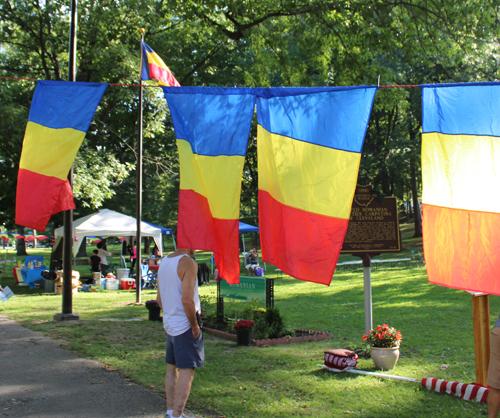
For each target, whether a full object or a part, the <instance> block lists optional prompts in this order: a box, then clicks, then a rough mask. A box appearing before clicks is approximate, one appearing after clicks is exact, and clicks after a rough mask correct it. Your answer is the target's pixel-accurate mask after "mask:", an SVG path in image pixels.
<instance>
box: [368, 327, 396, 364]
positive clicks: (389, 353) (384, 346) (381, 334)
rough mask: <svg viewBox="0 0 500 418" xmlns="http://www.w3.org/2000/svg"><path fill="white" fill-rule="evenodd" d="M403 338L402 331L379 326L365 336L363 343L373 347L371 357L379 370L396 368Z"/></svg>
mask: <svg viewBox="0 0 500 418" xmlns="http://www.w3.org/2000/svg"><path fill="white" fill-rule="evenodd" d="M402 339H403V337H402V335H401V331H398V330H397V329H396V328H394V327H390V326H389V325H387V324H383V325H378V326H377V328H374V329H372V330H370V331H369V332H368V334H366V335H363V341H364V342H365V344H366V345H368V346H370V347H371V357H372V359H373V362H374V363H375V367H376V368H377V369H379V370H390V369H393V368H394V367H396V364H397V362H398V359H399V345H400V344H401V341H402Z"/></svg>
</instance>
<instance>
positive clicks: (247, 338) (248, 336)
mask: <svg viewBox="0 0 500 418" xmlns="http://www.w3.org/2000/svg"><path fill="white" fill-rule="evenodd" d="M236 342H237V343H238V345H251V344H252V330H251V329H242V330H239V331H236Z"/></svg>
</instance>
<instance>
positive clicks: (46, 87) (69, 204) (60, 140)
mask: <svg viewBox="0 0 500 418" xmlns="http://www.w3.org/2000/svg"><path fill="white" fill-rule="evenodd" d="M107 86H108V85H107V84H93V83H77V82H68V81H38V84H37V86H36V89H35V94H34V95H33V101H32V103H31V109H30V115H29V118H28V125H27V127H26V132H25V134H24V142H23V150H22V153H21V161H20V163H19V173H18V178H17V197H16V224H18V225H23V226H26V227H28V228H34V229H38V230H39V231H44V230H45V227H46V226H47V223H48V222H49V220H50V217H51V215H53V214H55V213H58V212H61V211H63V210H69V209H74V208H75V204H74V202H73V193H72V191H71V187H70V185H69V182H68V179H67V177H68V173H69V170H70V168H71V165H72V164H73V161H74V159H75V156H76V153H77V152H78V149H79V148H80V145H81V143H82V141H83V138H84V137H85V134H86V133H87V130H88V128H89V126H90V122H92V118H93V117H94V114H95V111H96V108H97V106H98V104H99V102H100V101H101V98H102V95H103V94H104V91H105V90H106V87H107Z"/></svg>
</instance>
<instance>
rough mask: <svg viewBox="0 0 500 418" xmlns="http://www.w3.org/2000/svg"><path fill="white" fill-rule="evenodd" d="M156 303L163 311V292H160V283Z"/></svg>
mask: <svg viewBox="0 0 500 418" xmlns="http://www.w3.org/2000/svg"><path fill="white" fill-rule="evenodd" d="M156 303H157V304H158V306H159V307H160V309H161V310H162V311H163V304H162V302H161V293H160V284H159V283H158V289H157V290H156Z"/></svg>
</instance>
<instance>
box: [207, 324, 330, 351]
mask: <svg viewBox="0 0 500 418" xmlns="http://www.w3.org/2000/svg"><path fill="white" fill-rule="evenodd" d="M202 329H203V332H206V333H207V334H210V335H214V336H216V337H220V338H225V339H226V340H230V341H234V342H236V334H231V333H230V332H226V331H220V330H218V329H213V328H208V327H203V328H202ZM331 338H332V335H331V334H329V333H327V332H320V331H309V330H306V329H296V330H295V337H290V336H285V337H281V338H272V339H268V340H252V343H253V344H254V345H256V346H257V347H270V346H274V345H282V344H295V343H302V342H305V341H323V340H330V339H331Z"/></svg>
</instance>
